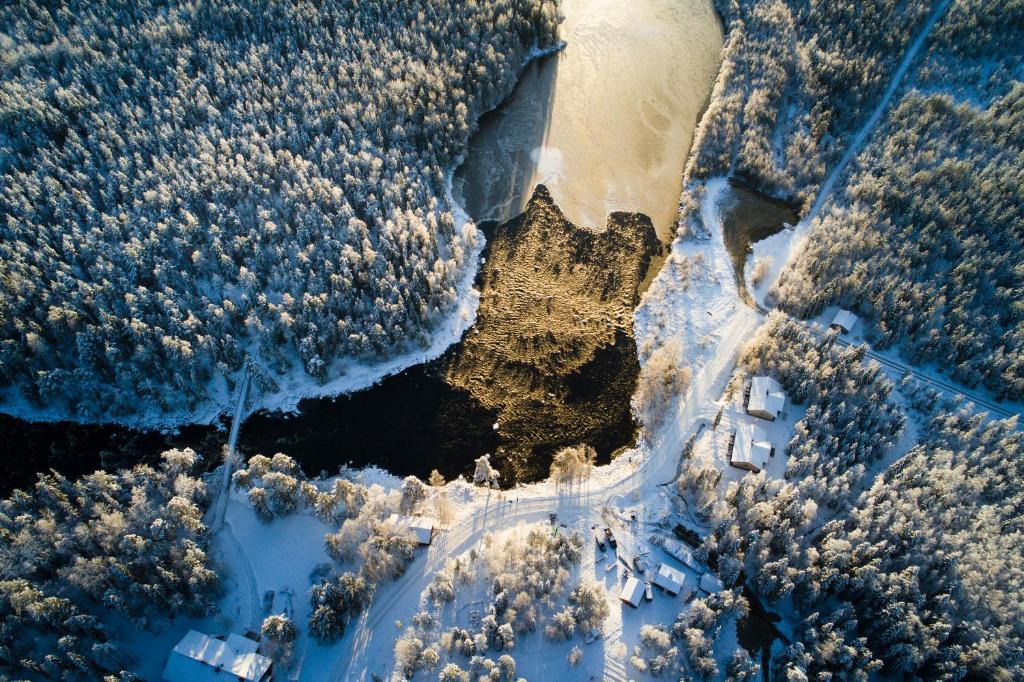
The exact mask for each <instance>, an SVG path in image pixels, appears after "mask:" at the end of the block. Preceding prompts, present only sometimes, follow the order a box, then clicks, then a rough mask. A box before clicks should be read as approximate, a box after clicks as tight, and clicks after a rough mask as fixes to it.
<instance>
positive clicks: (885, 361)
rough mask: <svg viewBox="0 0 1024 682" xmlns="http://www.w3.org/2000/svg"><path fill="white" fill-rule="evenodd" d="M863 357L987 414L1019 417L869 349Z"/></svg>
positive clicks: (955, 386)
mask: <svg viewBox="0 0 1024 682" xmlns="http://www.w3.org/2000/svg"><path fill="white" fill-rule="evenodd" d="M836 342H837V343H838V344H840V345H842V346H853V347H856V346H858V345H860V344H857V343H852V342H850V341H846V340H845V339H839V338H837V339H836ZM865 345H866V344H865ZM865 355H867V356H868V357H869V358H871V359H872V360H876V361H877V362H878V363H879V364H880V365H883V366H885V367H887V368H889V369H891V370H896V371H898V372H903V373H906V374H910V375H911V376H913V377H914V378H915V379H917V380H918V381H922V382H924V383H927V384H930V385H932V386H934V387H935V388H937V389H938V390H939V391H941V392H943V393H949V394H953V395H957V396H960V397H962V398H964V399H965V400H969V401H970V402H972V403H974V404H975V405H978V406H980V407H983V408H984V409H986V410H988V411H989V412H992V413H993V414H995V415H998V416H1000V417H1003V418H1004V419H1009V418H1010V417H1019V416H1020V413H1019V412H1016V411H1014V410H1010V409H1007V408H1005V407H1002V406H1000V405H998V404H996V403H995V402H993V401H991V400H989V399H988V398H983V397H982V396H980V395H978V394H976V393H972V392H970V391H968V390H967V389H966V388H963V387H962V386H960V385H959V384H957V383H953V381H952V380H949V381H945V380H943V379H940V378H938V377H934V376H931V375H928V374H925V373H924V372H921V371H920V370H917V369H914V368H913V367H911V366H910V365H907V364H904V363H902V362H899V361H897V360H893V359H891V358H887V357H886V356H884V355H882V354H881V353H879V352H878V351H875V350H872V349H871V347H867V348H865Z"/></svg>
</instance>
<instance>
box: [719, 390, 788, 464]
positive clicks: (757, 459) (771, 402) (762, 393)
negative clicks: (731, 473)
mask: <svg viewBox="0 0 1024 682" xmlns="http://www.w3.org/2000/svg"><path fill="white" fill-rule="evenodd" d="M785 406H786V394H785V392H783V390H782V386H781V385H779V382H778V381H776V380H775V379H772V378H771V377H766V376H756V377H754V378H753V379H751V380H750V385H749V387H748V388H747V391H746V392H745V395H744V409H746V412H747V414H749V415H751V416H753V417H757V418H759V419H765V420H767V421H775V420H776V419H778V418H779V415H781V414H782V409H783V408H784V407H785ZM774 456H775V446H774V445H772V443H771V441H769V440H768V436H767V435H766V434H765V431H764V429H763V428H761V427H760V426H758V425H757V424H755V423H750V422H742V423H740V424H738V425H737V426H736V431H735V432H734V433H733V436H732V442H731V443H730V444H729V464H731V465H732V466H734V467H736V468H738V469H744V470H746V471H751V472H753V473H755V474H756V473H758V472H760V471H761V470H762V469H764V468H765V467H767V466H768V461H769V460H770V459H771V458H772V457H774Z"/></svg>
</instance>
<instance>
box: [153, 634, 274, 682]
mask: <svg viewBox="0 0 1024 682" xmlns="http://www.w3.org/2000/svg"><path fill="white" fill-rule="evenodd" d="M258 648H259V644H258V643H256V642H254V641H253V640H251V639H249V638H247V637H242V636H241V635H236V634H230V635H228V636H227V639H226V640H225V639H220V638H217V637H210V636H209V635H204V634H203V633H201V632H198V631H196V630H189V631H188V634H186V635H185V636H184V637H182V638H181V641H180V642H178V645H177V646H175V647H174V649H173V650H172V651H171V655H170V657H168V659H167V665H166V666H165V667H164V674H163V677H162V679H164V680H166V682H227V681H228V680H231V679H235V680H239V682H261V681H262V680H269V679H270V667H271V665H272V664H273V662H272V661H271V660H270V659H269V658H267V657H266V656H263V655H262V654H259V653H256V651H257V649H258Z"/></svg>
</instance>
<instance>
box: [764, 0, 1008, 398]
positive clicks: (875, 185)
mask: <svg viewBox="0 0 1024 682" xmlns="http://www.w3.org/2000/svg"><path fill="white" fill-rule="evenodd" d="M1022 26H1024V6H1021V5H1020V3H984V2H967V1H966V0H963V1H961V2H959V3H957V4H956V5H954V7H953V8H952V9H951V10H950V14H949V15H948V17H947V18H946V19H944V20H943V21H942V22H941V23H940V24H939V25H938V26H937V27H936V29H935V35H934V36H933V39H932V42H931V44H930V46H929V51H928V54H927V55H926V57H925V58H924V60H923V65H922V67H921V69H920V72H919V76H920V83H919V88H920V89H917V88H915V89H911V90H909V91H908V92H906V93H905V94H904V95H903V96H902V98H901V99H900V101H899V102H898V104H897V105H896V106H895V107H894V108H893V109H892V111H890V112H889V114H888V116H887V118H886V120H885V125H884V127H882V128H880V129H879V130H877V131H876V133H875V135H874V137H873V138H872V139H873V142H872V143H871V144H870V145H869V146H868V147H866V148H865V149H864V151H863V152H862V153H861V154H860V155H859V157H858V158H857V161H856V169H855V171H854V172H853V173H852V175H851V177H850V180H849V182H848V186H847V189H846V192H845V195H843V196H841V198H838V199H837V200H836V201H834V202H833V203H832V204H831V205H830V206H829V207H828V208H827V210H826V211H825V212H823V214H822V215H821V216H820V217H819V218H818V220H816V221H815V223H814V224H813V225H812V227H811V235H810V238H809V239H807V240H806V246H805V248H804V250H803V251H802V252H801V253H800V254H799V255H798V258H797V260H796V261H795V262H794V263H793V264H792V266H791V268H789V269H787V270H786V271H784V272H783V275H782V277H781V278H780V280H779V282H778V285H777V288H776V289H775V290H774V291H773V292H772V293H771V294H770V298H771V299H772V300H774V301H775V302H778V303H779V304H780V305H781V306H782V307H783V308H785V309H786V310H788V311H790V312H792V313H794V314H796V315H799V316H811V315H815V314H817V313H818V312H820V311H821V310H822V309H823V308H824V307H825V306H828V305H832V304H839V305H841V306H843V307H847V308H851V309H853V310H855V311H856V312H857V313H858V314H860V315H861V316H862V317H864V318H865V320H866V321H867V322H868V323H869V329H870V332H869V334H870V336H871V337H872V341H873V342H874V343H875V344H876V346H877V347H879V348H885V347H888V346H893V345H896V346H898V347H900V349H901V351H902V353H903V354H904V356H905V357H906V358H907V359H908V360H909V361H911V362H913V363H915V364H922V363H934V364H936V365H938V366H939V367H940V368H941V369H942V370H943V371H944V372H947V373H948V374H950V376H952V377H953V378H954V379H955V380H957V381H958V382H960V383H962V384H964V385H966V386H969V387H978V386H984V387H985V388H987V389H989V390H990V391H992V392H993V393H994V394H995V395H996V396H997V397H999V398H1010V399H1014V400H1019V399H1021V398H1024V307H1022V306H1021V303H1020V300H1021V292H1022V291H1024V270H1022V268H1021V258H1020V254H1021V251H1022V248H1024V232H1022V230H1021V226H1022V225H1024V209H1022V207H1024V78H1022V73H1021V70H1020V65H1021V63H1024V28H1022Z"/></svg>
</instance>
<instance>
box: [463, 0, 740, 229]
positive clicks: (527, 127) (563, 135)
mask: <svg viewBox="0 0 1024 682" xmlns="http://www.w3.org/2000/svg"><path fill="white" fill-rule="evenodd" d="M562 13H563V15H564V16H565V21H564V22H563V23H562V27H561V36H562V39H563V40H565V41H566V43H567V45H566V48H565V49H564V50H563V51H561V52H560V53H558V54H556V55H552V56H550V57H546V58H544V59H541V60H538V61H536V62H534V63H533V64H531V65H530V66H529V67H528V68H527V70H526V72H525V73H524V74H523V77H522V79H521V80H520V83H519V85H518V86H517V88H516V90H515V92H514V93H513V95H512V96H511V97H510V98H509V99H508V100H507V101H506V102H505V103H504V104H503V105H502V106H501V107H499V108H498V109H497V110H496V111H494V112H492V113H491V114H489V115H487V116H485V117H484V119H483V120H482V122H481V126H480V130H479V132H478V133H477V135H476V136H474V138H473V140H472V141H471V143H470V153H469V158H468V159H467V161H466V163H465V164H464V165H463V166H462V168H460V169H459V171H458V173H457V174H456V179H457V181H458V182H457V183H456V192H457V193H460V192H461V197H462V199H463V203H464V205H465V206H466V208H467V210H468V212H469V214H470V215H471V216H473V218H475V219H476V220H477V221H478V222H480V221H485V220H494V221H497V222H504V221H505V220H508V219H509V218H511V217H513V216H514V215H516V214H518V213H520V212H521V211H522V209H523V207H524V206H525V205H526V202H527V200H528V199H529V198H530V194H531V193H532V192H533V188H534V187H535V186H536V185H537V184H538V183H543V184H545V185H546V186H547V187H548V189H550V190H551V194H552V196H553V197H554V199H555V202H556V203H557V204H558V206H559V208H561V209H562V211H563V212H564V213H565V214H566V217H568V218H569V220H571V221H572V222H573V223H575V224H577V225H581V226H584V225H585V226H589V227H595V228H602V227H604V225H605V218H606V216H607V214H608V213H610V212H611V211H635V212H640V213H644V214H646V215H648V216H649V217H650V218H651V220H652V221H653V222H654V226H655V229H656V230H657V231H658V235H659V237H660V238H661V240H662V241H668V239H667V237H668V236H669V234H670V232H671V227H672V225H673V224H674V222H675V216H676V207H677V205H678V201H679V195H680V193H681V189H682V173H683V168H684V166H685V164H686V158H687V155H688V153H689V150H690V143H691V141H692V138H693V131H694V128H695V127H696V124H697V120H698V117H699V116H700V113H701V111H702V109H703V107H704V105H705V103H706V101H707V99H708V96H709V95H710V92H711V87H712V85H713V83H714V79H715V76H716V74H717V72H718V67H719V60H720V56H721V55H720V53H721V49H722V29H721V25H720V22H719V20H718V17H717V15H716V14H715V12H714V9H713V7H712V3H711V0H632V1H631V2H622V1H621V0H563V2H562Z"/></svg>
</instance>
